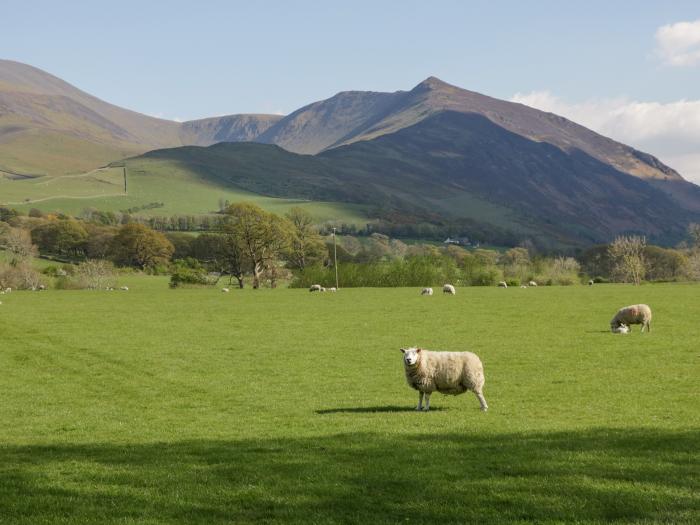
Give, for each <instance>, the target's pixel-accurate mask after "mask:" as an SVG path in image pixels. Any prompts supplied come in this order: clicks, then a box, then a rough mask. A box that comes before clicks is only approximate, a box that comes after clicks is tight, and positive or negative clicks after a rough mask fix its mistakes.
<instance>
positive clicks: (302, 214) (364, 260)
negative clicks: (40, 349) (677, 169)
mask: <svg viewBox="0 0 700 525" xmlns="http://www.w3.org/2000/svg"><path fill="white" fill-rule="evenodd" d="M110 214H111V212H95V211H93V212H91V213H90V214H87V213H84V214H83V216H82V217H81V218H73V217H69V216H65V215H52V214H43V213H41V212H38V211H35V212H32V213H30V214H29V215H22V214H19V213H17V212H16V211H14V210H10V209H7V208H0V248H4V250H5V253H6V254H7V255H6V257H5V259H6V260H5V261H4V262H1V263H0V285H4V286H13V284H11V283H14V286H16V287H35V286H37V283H38V277H37V274H36V272H35V271H34V270H33V269H32V265H31V258H32V257H34V256H36V255H37V254H39V253H40V254H42V255H45V256H50V257H52V258H55V259H57V260H58V261H63V262H71V263H83V264H82V265H81V267H79V271H77V272H76V271H74V270H73V269H71V268H68V270H69V271H70V273H71V275H69V276H68V277H73V276H80V279H77V277H76V278H75V279H74V280H75V281H76V282H77V281H78V280H79V281H80V283H83V284H84V286H83V287H88V288H89V287H94V286H95V285H94V283H98V284H97V286H99V285H102V284H103V283H104V282H107V280H108V279H107V276H108V274H109V272H110V271H111V265H112V264H113V265H116V266H123V267H132V268H135V269H138V270H141V271H146V272H152V273H165V272H168V273H170V274H171V275H172V283H173V285H174V286H179V285H182V284H211V283H213V282H216V281H217V280H218V278H220V277H221V276H227V277H228V278H229V282H233V281H234V280H235V281H236V282H237V284H238V286H240V287H241V288H242V287H243V286H244V283H245V281H246V279H248V278H250V280H251V283H252V286H253V287H254V288H258V287H261V286H263V285H266V286H271V287H274V286H276V284H277V282H278V280H280V279H283V278H284V279H291V278H292V277H294V280H293V284H292V285H293V286H308V285H309V284H314V283H320V284H324V285H333V284H334V283H335V273H334V270H333V262H334V260H333V256H334V255H333V254H334V250H333V240H332V238H330V237H325V238H324V237H323V235H322V232H321V231H319V227H318V226H316V225H315V223H314V220H313V218H312V216H311V215H310V214H309V213H308V212H306V211H305V210H304V209H302V208H293V209H292V210H290V211H289V213H287V214H286V215H284V216H278V215H275V214H272V213H270V212H267V211H265V210H263V209H261V208H260V207H259V206H256V205H254V204H250V203H237V204H228V206H226V207H225V208H224V209H223V210H222V213H221V216H220V218H219V219H217V220H218V229H217V230H216V231H210V232H204V233H200V234H192V233H186V232H165V233H163V232H159V231H156V230H154V229H153V228H151V227H149V226H148V225H147V224H143V223H140V222H127V223H125V224H121V223H120V222H119V221H116V222H115V221H114V220H113V219H115V218H116V215H114V214H112V215H110ZM364 233H365V235H363V236H351V235H344V236H340V237H338V239H337V241H338V244H337V250H336V252H337V262H338V264H339V267H340V276H341V279H340V280H341V285H342V286H422V285H439V284H442V283H444V282H453V283H456V284H462V285H495V284H496V283H497V282H498V281H501V280H505V281H506V282H508V283H509V284H511V285H517V284H519V283H523V282H527V281H529V280H535V281H538V282H540V283H542V284H560V285H566V284H574V283H576V282H580V281H582V280H588V278H595V279H596V280H598V281H618V282H633V283H636V284H639V283H640V282H641V281H642V280H645V279H646V280H684V279H700V225H696V224H692V225H690V227H689V230H688V241H687V243H686V244H685V245H683V246H679V247H678V248H661V247H658V246H651V245H647V243H646V240H645V239H644V238H643V237H639V236H621V237H618V238H616V239H615V240H614V241H613V242H612V243H610V244H609V245H601V246H594V247H592V248H589V249H587V250H585V251H583V252H581V253H579V254H578V255H577V256H576V258H574V257H570V256H543V255H541V254H538V253H537V251H536V250H535V248H534V246H533V245H532V244H531V243H525V244H524V245H521V246H517V247H513V248H510V249H507V250H493V249H485V248H476V249H474V248H470V249H465V248H463V247H460V246H455V245H448V246H445V245H442V244H429V243H407V242H403V241H401V240H399V239H395V238H391V237H389V236H387V235H385V234H382V233H378V232H373V233H368V232H364ZM95 261H104V262H105V264H97V263H96V262H95ZM87 263H90V264H87ZM89 283H93V284H89ZM64 284H66V285H67V283H64Z"/></svg>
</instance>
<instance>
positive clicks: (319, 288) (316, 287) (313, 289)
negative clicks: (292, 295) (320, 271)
mask: <svg viewBox="0 0 700 525" xmlns="http://www.w3.org/2000/svg"><path fill="white" fill-rule="evenodd" d="M322 290H323V286H321V285H320V284H312V285H311V287H310V288H309V291H310V292H320V291H322Z"/></svg>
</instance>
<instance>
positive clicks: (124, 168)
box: [122, 166, 128, 193]
mask: <svg viewBox="0 0 700 525" xmlns="http://www.w3.org/2000/svg"><path fill="white" fill-rule="evenodd" d="M122 169H123V170H124V193H128V192H127V191H126V166H124V167H123V168H122Z"/></svg>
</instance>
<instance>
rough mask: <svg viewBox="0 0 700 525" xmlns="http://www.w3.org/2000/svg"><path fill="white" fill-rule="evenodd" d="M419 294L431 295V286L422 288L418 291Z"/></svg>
mask: <svg viewBox="0 0 700 525" xmlns="http://www.w3.org/2000/svg"><path fill="white" fill-rule="evenodd" d="M420 294H421V295H433V289H432V288H423V289H422V290H421V291H420Z"/></svg>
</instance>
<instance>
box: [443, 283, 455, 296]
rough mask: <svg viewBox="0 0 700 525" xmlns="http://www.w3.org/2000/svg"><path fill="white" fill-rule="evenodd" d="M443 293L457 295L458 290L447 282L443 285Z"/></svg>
mask: <svg viewBox="0 0 700 525" xmlns="http://www.w3.org/2000/svg"><path fill="white" fill-rule="evenodd" d="M442 293H447V294H450V295H457V290H455V287H454V286H452V285H451V284H446V285H444V286H443V287H442Z"/></svg>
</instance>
